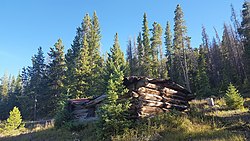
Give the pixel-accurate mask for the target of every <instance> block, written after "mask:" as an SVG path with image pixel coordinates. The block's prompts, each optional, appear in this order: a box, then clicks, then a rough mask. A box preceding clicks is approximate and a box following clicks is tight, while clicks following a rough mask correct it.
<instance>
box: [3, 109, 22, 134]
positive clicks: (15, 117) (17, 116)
mask: <svg viewBox="0 0 250 141" xmlns="http://www.w3.org/2000/svg"><path fill="white" fill-rule="evenodd" d="M21 123H22V116H21V113H20V111H19V109H18V108H17V107H14V108H13V110H12V111H10V116H9V118H8V119H7V123H6V125H5V129H6V130H8V131H11V130H15V129H17V128H18V127H19V126H20V125H21Z"/></svg>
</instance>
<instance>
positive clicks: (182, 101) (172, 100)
mask: <svg viewBox="0 0 250 141" xmlns="http://www.w3.org/2000/svg"><path fill="white" fill-rule="evenodd" d="M162 101H164V102H169V103H173V104H184V105H187V104H188V102H187V101H185V100H181V99H175V98H168V97H164V96H163V100H162Z"/></svg>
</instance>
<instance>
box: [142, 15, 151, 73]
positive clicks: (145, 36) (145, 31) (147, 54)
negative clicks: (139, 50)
mask: <svg viewBox="0 0 250 141" xmlns="http://www.w3.org/2000/svg"><path fill="white" fill-rule="evenodd" d="M142 44H143V49H144V55H143V60H144V61H143V68H144V75H145V76H148V77H152V67H151V66H152V54H151V48H150V39H149V28H148V20H147V15H146V13H144V15H143V24H142Z"/></svg>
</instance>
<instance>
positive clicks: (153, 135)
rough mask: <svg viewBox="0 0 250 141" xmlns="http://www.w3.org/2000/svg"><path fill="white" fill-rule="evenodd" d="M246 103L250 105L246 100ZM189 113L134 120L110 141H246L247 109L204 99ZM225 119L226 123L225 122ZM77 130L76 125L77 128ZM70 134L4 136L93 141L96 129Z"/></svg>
mask: <svg viewBox="0 0 250 141" xmlns="http://www.w3.org/2000/svg"><path fill="white" fill-rule="evenodd" d="M245 102H250V98H247V99H246V100H245ZM190 105H191V107H190V110H189V111H187V112H185V113H181V112H177V111H174V112H173V113H166V114H162V115H159V116H156V117H153V118H150V119H143V120H139V121H136V122H135V123H134V127H133V128H131V129H124V133H123V134H122V135H115V136H113V137H112V140H113V141H147V140H148V141H151V140H153V141H156V140H157V141H183V140H192V141H207V140H209V141H245V140H247V139H246V137H245V136H246V135H245V130H246V129H250V124H249V123H248V122H246V121H245V120H244V119H243V117H245V116H246V117H248V116H249V117H250V115H249V110H248V108H247V107H246V108H244V109H239V110H230V109H228V108H227V107H226V105H225V100H224V99H223V98H221V99H215V106H213V107H210V106H208V105H207V101H206V100H193V101H192V102H191V103H190ZM225 119H226V120H225ZM76 127H77V126H76ZM79 127H80V128H78V127H77V128H75V129H74V130H73V131H72V130H69V129H68V128H61V129H55V128H54V127H53V126H48V127H42V126H37V127H36V128H33V129H32V130H26V131H22V132H19V134H16V135H15V136H12V137H10V136H7V137H6V138H2V139H0V140H4V141H5V140H6V141H13V140H14V141H15V140H16V141H26V140H32V141H42V140H46V141H68V140H69V141H72V140H81V141H92V140H96V138H97V135H96V128H97V127H96V126H94V124H87V125H86V126H85V125H84V126H79Z"/></svg>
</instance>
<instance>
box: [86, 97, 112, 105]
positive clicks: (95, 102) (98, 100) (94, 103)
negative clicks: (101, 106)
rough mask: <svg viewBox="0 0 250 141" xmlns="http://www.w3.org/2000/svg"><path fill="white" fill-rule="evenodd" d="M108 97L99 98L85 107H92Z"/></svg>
mask: <svg viewBox="0 0 250 141" xmlns="http://www.w3.org/2000/svg"><path fill="white" fill-rule="evenodd" d="M106 97H107V95H101V96H99V97H97V98H96V99H93V100H91V101H89V102H88V103H86V106H85V107H92V106H94V105H96V104H98V103H100V102H101V101H103V100H104V99H105V98H106Z"/></svg>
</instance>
